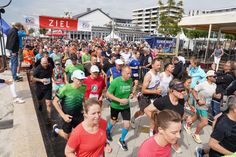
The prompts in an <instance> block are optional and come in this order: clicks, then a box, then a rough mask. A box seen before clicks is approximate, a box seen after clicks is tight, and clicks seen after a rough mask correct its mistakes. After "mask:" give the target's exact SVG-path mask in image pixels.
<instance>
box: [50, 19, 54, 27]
mask: <svg viewBox="0 0 236 157" xmlns="http://www.w3.org/2000/svg"><path fill="white" fill-rule="evenodd" d="M52 23H53V20H50V19H49V26H50V27H53V24H52Z"/></svg>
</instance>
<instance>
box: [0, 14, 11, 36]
mask: <svg viewBox="0 0 236 157" xmlns="http://www.w3.org/2000/svg"><path fill="white" fill-rule="evenodd" d="M10 29H11V26H10V25H9V24H8V23H6V21H5V20H4V19H2V18H1V19H0V31H3V33H4V34H6V35H7V33H8V31H9V30H10Z"/></svg>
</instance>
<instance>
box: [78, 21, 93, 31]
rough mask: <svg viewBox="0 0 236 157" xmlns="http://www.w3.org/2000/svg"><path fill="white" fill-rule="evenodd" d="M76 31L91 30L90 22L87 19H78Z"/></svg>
mask: <svg viewBox="0 0 236 157" xmlns="http://www.w3.org/2000/svg"><path fill="white" fill-rule="evenodd" d="M77 30H78V31H84V32H91V31H92V24H91V22H89V21H81V20H79V21H78V29H77Z"/></svg>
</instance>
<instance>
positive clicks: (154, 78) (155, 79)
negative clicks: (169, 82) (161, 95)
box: [147, 71, 160, 89]
mask: <svg viewBox="0 0 236 157" xmlns="http://www.w3.org/2000/svg"><path fill="white" fill-rule="evenodd" d="M147 74H150V75H151V81H150V83H149V85H148V87H147V88H148V89H156V88H157V87H158V86H159V85H160V74H159V73H157V74H156V75H155V74H153V73H152V71H149V72H147Z"/></svg>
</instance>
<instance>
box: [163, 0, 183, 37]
mask: <svg viewBox="0 0 236 157" xmlns="http://www.w3.org/2000/svg"><path fill="white" fill-rule="evenodd" d="M158 4H159V5H160V15H159V16H160V25H159V28H158V32H159V33H161V34H163V35H164V36H170V35H172V36H176V35H177V33H178V32H180V31H181V28H180V27H179V26H178V22H179V21H180V20H181V18H182V17H183V13H184V10H183V1H182V0H180V1H179V2H178V3H177V4H176V2H175V0H168V1H167V5H164V4H163V2H162V0H159V1H158ZM175 8H177V9H176V13H175V16H174V17H173V16H171V14H173V9H175Z"/></svg>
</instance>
